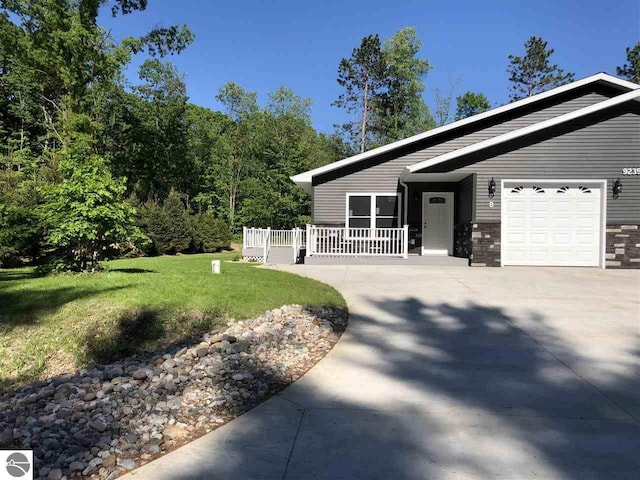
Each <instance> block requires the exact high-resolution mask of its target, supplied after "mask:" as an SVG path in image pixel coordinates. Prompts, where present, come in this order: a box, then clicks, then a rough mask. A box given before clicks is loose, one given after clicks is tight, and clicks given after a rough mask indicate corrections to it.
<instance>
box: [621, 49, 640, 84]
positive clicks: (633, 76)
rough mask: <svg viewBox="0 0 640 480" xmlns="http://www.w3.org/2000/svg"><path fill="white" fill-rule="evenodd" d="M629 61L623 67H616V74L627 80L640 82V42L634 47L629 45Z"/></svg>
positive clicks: (627, 50)
mask: <svg viewBox="0 0 640 480" xmlns="http://www.w3.org/2000/svg"><path fill="white" fill-rule="evenodd" d="M626 53H627V62H628V63H625V64H624V65H622V66H621V67H616V74H618V75H620V76H621V77H624V78H626V79H627V80H629V81H631V82H634V83H640V42H638V43H636V44H635V45H634V46H633V47H627V49H626Z"/></svg>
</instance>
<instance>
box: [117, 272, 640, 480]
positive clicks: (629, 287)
mask: <svg viewBox="0 0 640 480" xmlns="http://www.w3.org/2000/svg"><path fill="white" fill-rule="evenodd" d="M287 270H290V271H293V272H296V273H299V274H301V275H307V276H310V277H313V278H317V279H319V280H321V281H324V282H327V283H329V284H331V285H334V286H335V287H336V288H337V289H338V290H340V291H341V292H342V293H343V295H344V296H345V298H346V300H347V303H348V304H349V308H350V312H351V319H350V324H349V327H348V329H347V331H346V333H345V334H344V336H343V337H342V339H341V340H340V342H339V343H338V344H337V345H336V347H335V348H334V349H333V350H332V352H331V353H330V354H329V355H328V356H327V357H326V358H325V359H324V360H322V361H321V362H320V363H319V364H318V365H317V366H316V367H315V368H314V369H312V370H311V371H310V372H309V373H308V374H307V375H306V376H304V377H303V378H302V379H300V380H299V381H297V382H296V383H295V384H293V385H292V386H291V387H289V388H288V389H287V390H285V391H284V392H283V393H282V394H281V395H279V396H277V397H274V398H272V399H270V400H269V401H267V402H265V403H263V404H262V405H260V406H259V407H257V408H256V409H254V410H252V411H251V412H249V413H248V414H245V415H244V416H242V417H240V418H238V419H236V420H234V421H233V422H231V423H229V424H228V425H226V426H224V427H222V428H220V429H218V430H216V431H215V432H212V433H211V434H209V435H207V436H205V437H202V438H200V439H198V440H196V441H195V442H192V443H191V444H189V445H187V446H185V447H183V448H181V449H179V450H176V451H175V452H173V453H171V454H169V455H166V456H165V457H162V458H161V459H159V460H156V461H155V462H152V463H150V464H148V465H146V466H144V467H142V468H141V469H139V470H138V471H136V472H133V473H132V474H130V475H129V476H127V477H125V478H131V479H134V478H135V479H140V478H145V479H146V478H149V479H157V480H169V479H171V480H173V479H224V480H226V479H243V480H244V479H267V480H272V479H273V480H275V479H278V480H282V479H293V480H299V479H326V480H339V479H367V480H369V479H384V480H387V479H437V480H444V479H485V478H505V479H525V478H526V479H528V478H536V479H564V478H567V479H569V478H570V479H577V478H580V479H601V478H607V479H623V478H624V479H626V478H629V479H637V478H640V361H639V355H640V341H639V340H640V337H639V327H640V272H638V271H630V270H617V271H616V270H606V271H605V270H599V269H578V268H573V269H565V268H502V269H500V268H496V269H490V268H486V269H472V268H466V267H463V268H457V267H451V268H447V267H406V266H391V265H389V266H382V267H381V266H377V267H376V266H302V265H300V266H291V267H287Z"/></svg>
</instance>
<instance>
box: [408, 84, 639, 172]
mask: <svg viewBox="0 0 640 480" xmlns="http://www.w3.org/2000/svg"><path fill="white" fill-rule="evenodd" d="M638 99H640V90H632V91H631V92H627V93H623V94H622V95H618V96H617V97H613V98H610V99H608V100H604V101H602V102H599V103H596V104H593V105H589V106H588V107H584V108H581V109H579V110H575V111H573V112H569V113H565V114H564V115H560V116H559V117H554V118H550V119H548V120H544V121H542V122H539V123H534V124H533V125H529V126H527V127H524V128H520V129H519V130H513V131H511V132H507V133H503V134H502V135H498V136H497V137H492V138H488V139H487V140H483V141H481V142H478V143H474V144H471V145H468V146H466V147H462V148H459V149H457V150H453V151H451V152H448V153H445V154H443V155H439V156H437V157H434V158H431V159H429V160H425V161H423V162H418V163H414V164H413V165H409V166H408V167H406V171H407V172H408V173H416V172H418V171H420V170H424V169H425V168H429V167H433V166H435V165H438V164H440V163H443V162H447V161H449V160H453V159H454V158H458V157H461V156H463V155H468V154H470V153H474V152H477V151H479V150H483V149H485V148H489V147H493V146H496V145H499V144H501V143H505V142H508V141H510V140H515V139H517V138H520V137H524V136H525V135H529V134H531V133H535V132H539V131H541V130H545V129H547V128H551V127H555V126H556V125H561V124H563V123H566V122H569V121H571V120H575V119H577V118H580V117H584V116H586V115H590V114H592V113H595V112H599V111H601V110H606V109H607V108H611V107H614V106H616V105H620V104H622V103H625V102H628V101H630V100H638Z"/></svg>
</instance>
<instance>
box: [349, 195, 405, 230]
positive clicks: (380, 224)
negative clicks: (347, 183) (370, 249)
mask: <svg viewBox="0 0 640 480" xmlns="http://www.w3.org/2000/svg"><path fill="white" fill-rule="evenodd" d="M399 224H400V194H399V193H348V194H347V226H348V227H349V228H398V226H399Z"/></svg>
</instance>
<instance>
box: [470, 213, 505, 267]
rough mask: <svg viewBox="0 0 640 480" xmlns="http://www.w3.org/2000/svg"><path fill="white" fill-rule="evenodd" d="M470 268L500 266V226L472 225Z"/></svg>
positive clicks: (495, 224) (487, 224) (496, 224)
mask: <svg viewBox="0 0 640 480" xmlns="http://www.w3.org/2000/svg"><path fill="white" fill-rule="evenodd" d="M471 243H472V246H471V257H470V258H471V266H472V267H499V266H500V224H499V223H474V224H472V231H471Z"/></svg>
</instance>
